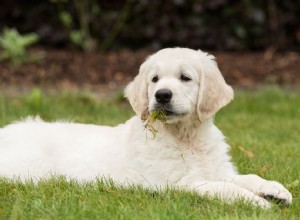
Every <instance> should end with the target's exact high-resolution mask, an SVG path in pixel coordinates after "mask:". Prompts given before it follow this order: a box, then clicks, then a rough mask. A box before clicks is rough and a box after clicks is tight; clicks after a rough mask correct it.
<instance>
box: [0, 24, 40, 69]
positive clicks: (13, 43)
mask: <svg viewBox="0 0 300 220" xmlns="http://www.w3.org/2000/svg"><path fill="white" fill-rule="evenodd" d="M37 41H38V35H37V34H34V33H30V34H26V35H20V34H19V33H18V31H17V30H15V29H8V28H5V29H4V30H3V32H2V33H1V35H0V47H1V48H2V50H1V54H0V60H5V59H8V60H9V61H10V62H11V63H12V64H13V65H19V64H22V63H24V62H28V61H33V58H34V57H33V56H29V55H28V53H27V47H29V46H30V45H32V44H34V43H36V42H37Z"/></svg>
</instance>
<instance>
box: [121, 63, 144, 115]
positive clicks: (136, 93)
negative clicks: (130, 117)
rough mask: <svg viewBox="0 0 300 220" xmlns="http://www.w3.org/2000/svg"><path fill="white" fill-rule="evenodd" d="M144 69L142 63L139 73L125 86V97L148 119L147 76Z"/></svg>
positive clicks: (136, 111)
mask: <svg viewBox="0 0 300 220" xmlns="http://www.w3.org/2000/svg"><path fill="white" fill-rule="evenodd" d="M144 69H145V68H144V66H143V65H142V66H141V67H140V70H139V74H138V75H137V76H136V77H135V78H134V80H133V81H132V82H130V83H129V84H128V85H127V86H126V88H125V97H127V99H128V100H129V103H130V104H131V106H132V108H133V111H134V112H135V113H136V114H137V115H138V116H139V117H140V118H141V119H142V120H146V118H147V115H148V95H147V92H148V91H147V90H148V89H147V80H146V79H147V77H146V73H145V70H144Z"/></svg>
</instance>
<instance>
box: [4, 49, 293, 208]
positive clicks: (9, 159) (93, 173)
mask: <svg viewBox="0 0 300 220" xmlns="http://www.w3.org/2000/svg"><path fill="white" fill-rule="evenodd" d="M183 75H184V76H185V77H187V78H188V79H190V80H182V76H183ZM154 77H157V79H158V80H157V82H156V81H154V80H153V78H154ZM160 89H168V90H170V91H172V94H173V95H172V99H171V101H170V103H169V107H168V108H169V110H171V111H172V112H173V113H172V114H171V115H169V116H168V117H167V119H166V122H161V121H155V122H153V123H152V124H151V127H152V128H155V129H156V130H157V133H156V134H155V135H153V133H152V132H151V131H149V130H148V129H146V128H145V120H146V119H147V118H148V117H149V114H151V112H152V111H154V110H155V108H156V106H157V100H156V98H155V94H156V92H157V91H158V90H160ZM125 95H126V96H127V98H128V99H129V102H130V104H131V105H132V108H133V110H134V111H135V112H136V114H137V116H135V117H133V118H131V119H129V120H128V121H127V122H125V123H124V124H120V125H118V126H116V127H108V126H97V125H84V124H75V123H68V122H53V123H48V122H44V121H42V120H41V119H39V118H28V119H26V120H23V121H20V122H16V123H13V124H10V125H8V126H6V127H4V128H2V129H0V175H1V176H4V177H7V178H17V177H18V178H20V179H21V180H26V179H28V178H32V179H34V180H35V181H38V180H39V179H40V178H43V179H44V178H49V177H51V176H52V175H53V174H54V175H64V176H66V177H67V178H74V179H77V180H80V181H86V180H95V179H96V178H97V177H105V178H112V179H113V180H115V181H116V182H117V183H118V184H122V185H127V184H139V185H142V186H144V187H155V188H161V189H163V188H164V187H166V186H173V187H178V188H183V189H186V190H192V191H195V192H197V193H199V195H201V196H203V195H207V196H212V197H214V196H217V197H219V198H221V199H223V200H224V201H226V202H231V201H235V200H236V199H244V200H245V201H247V202H251V203H253V204H254V205H258V206H260V207H264V208H267V207H270V203H269V202H268V201H267V200H266V199H265V198H269V197H274V198H277V199H279V200H281V201H283V202H284V203H285V204H286V205H288V204H290V203H291V202H292V196H291V194H290V193H289V191H288V190H287V189H285V188H284V187H283V186H282V185H281V184H280V183H277V182H274V181H267V180H264V179H262V178H260V177H258V176H256V175H252V174H251V175H240V174H238V172H237V171H236V169H235V167H234V166H233V164H232V163H231V161H230V157H229V155H228V150H229V146H228V145H227V143H226V142H225V140H224V136H223V134H222V133H221V131H220V130H219V129H218V128H217V127H216V126H215V125H214V124H213V116H214V114H215V113H216V112H217V111H218V110H219V109H220V108H222V107H224V106H225V105H227V104H228V103H229V102H230V101H231V100H232V99H233V91H232V88H231V87H230V86H228V85H227V84H226V82H225V81H224V79H223V77H222V75H221V73H220V71H219V69H218V67H217V64H216V62H215V60H214V57H213V56H212V55H209V54H207V53H204V52H202V51H200V50H198V51H196V50H191V49H186V48H168V49H164V50H160V51H158V52H157V53H155V54H153V55H152V56H150V57H149V58H148V59H147V60H146V61H145V62H144V63H143V64H142V65H141V67H140V71H139V74H138V75H137V76H136V77H135V79H134V80H133V82H131V83H130V84H129V85H128V86H127V88H126V89H125Z"/></svg>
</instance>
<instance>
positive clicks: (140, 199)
mask: <svg viewBox="0 0 300 220" xmlns="http://www.w3.org/2000/svg"><path fill="white" fill-rule="evenodd" d="M41 103H42V104H41ZM299 103H300V92H299V91H293V92H291V91H285V90H282V89H278V88H268V89H260V90H259V91H252V92H250V91H247V92H246V91H237V92H236V96H235V100H234V101H233V102H232V103H231V104H230V105H229V106H227V107H225V108H224V109H222V111H221V112H219V113H218V114H217V116H216V119H215V122H216V125H217V126H218V127H219V128H220V129H221V130H222V131H223V132H224V134H225V136H226V137H228V142H229V144H230V145H231V146H232V150H231V154H232V155H233V162H234V163H235V164H236V165H237V167H238V169H239V171H240V172H241V173H255V174H259V175H260V176H262V177H264V178H267V179H273V180H277V181H279V182H282V183H283V184H284V185H285V186H286V187H287V188H288V189H289V190H290V191H291V193H292V194H293V197H294V199H293V204H292V206H291V207H289V208H283V207H280V206H277V205H274V206H273V207H272V209H271V210H261V209H258V208H255V207H252V206H250V205H247V204H244V203H242V202H240V201H238V202H236V203H234V204H230V205H228V204H224V203H223V202H220V201H219V200H216V199H208V198H206V197H199V196H198V195H197V194H196V193H192V192H184V191H180V190H174V189H167V190H164V191H160V190H158V189H155V188H154V189H143V188H142V187H139V186H132V187H128V188H123V187H118V186H116V185H115V184H114V183H112V181H106V180H102V179H99V180H97V181H95V182H89V183H78V182H76V181H67V180H66V179H65V178H63V177H55V178H53V179H51V180H48V181H41V182H40V183H38V184H34V183H33V182H30V181H29V182H27V183H20V182H18V181H10V180H6V179H3V178H2V179H0V219H9V218H11V219H230V220H231V219H298V218H299V213H300V197H299V194H300V187H299V180H300V174H299V167H300V161H299V157H300V148H299V143H300V136H299V123H300V121H299V115H300V109H299ZM40 105H42V106H44V107H43V108H41V109H40V110H39V112H38V113H39V114H41V115H42V116H43V118H46V119H48V120H54V119H69V120H72V121H76V122H81V123H94V124H109V125H116V124H118V123H121V122H124V121H125V120H126V119H128V118H129V117H130V116H132V115H133V112H132V110H131V108H130V106H129V105H128V104H127V105H124V102H123V100H117V99H114V101H99V100H97V99H95V98H94V97H93V96H91V95H90V94H84V93H78V92H61V93H57V94H52V95H51V94H45V93H43V92H42V91H41V90H39V89H34V90H33V91H31V92H29V94H27V95H24V96H20V97H11V96H7V95H4V94H2V95H1V94H0V125H4V124H8V123H9V122H11V121H14V120H19V119H20V117H24V116H26V115H28V114H35V113H37V112H35V111H36V109H34V108H32V106H40ZM240 147H242V148H243V149H246V150H247V151H249V152H252V155H253V156H251V157H249V155H248V154H246V153H245V151H242V150H240Z"/></svg>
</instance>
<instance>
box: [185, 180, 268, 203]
mask: <svg viewBox="0 0 300 220" xmlns="http://www.w3.org/2000/svg"><path fill="white" fill-rule="evenodd" d="M188 188H191V189H192V190H196V192H197V193H199V194H200V195H202V196H209V197H217V198H220V199H222V200H224V201H226V202H229V203H232V202H234V201H237V200H238V199H242V200H245V201H246V202H250V203H251V204H253V205H255V206H259V207H262V208H270V207H271V205H270V203H269V202H268V201H267V200H265V199H264V198H261V197H259V196H257V195H255V194H254V193H253V192H250V191H249V190H247V189H245V188H242V187H240V186H238V185H236V184H233V183H229V182H194V183H193V184H191V185H189V186H188Z"/></svg>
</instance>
